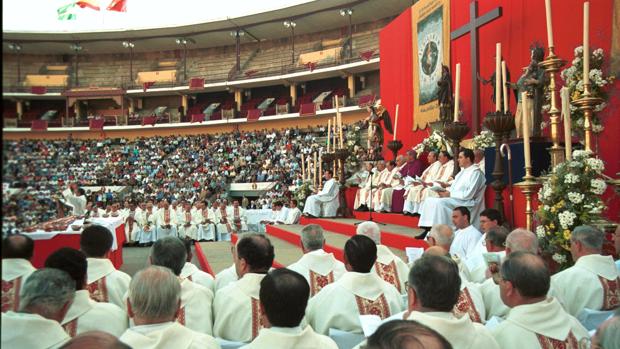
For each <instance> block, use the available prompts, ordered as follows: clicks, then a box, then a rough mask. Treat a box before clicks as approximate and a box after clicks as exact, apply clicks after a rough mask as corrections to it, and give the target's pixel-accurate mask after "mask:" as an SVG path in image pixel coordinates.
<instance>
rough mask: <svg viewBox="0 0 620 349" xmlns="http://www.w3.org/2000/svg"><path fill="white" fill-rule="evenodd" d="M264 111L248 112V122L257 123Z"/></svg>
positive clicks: (252, 110)
mask: <svg viewBox="0 0 620 349" xmlns="http://www.w3.org/2000/svg"><path fill="white" fill-rule="evenodd" d="M262 113H263V111H262V110H260V109H250V110H248V116H247V117H248V122H250V121H257V120H258V119H259V118H260V117H261V115H262Z"/></svg>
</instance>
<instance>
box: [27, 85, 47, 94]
mask: <svg viewBox="0 0 620 349" xmlns="http://www.w3.org/2000/svg"><path fill="white" fill-rule="evenodd" d="M30 93H32V94H33V95H44V94H46V93H47V87H45V86H32V87H31V88H30Z"/></svg>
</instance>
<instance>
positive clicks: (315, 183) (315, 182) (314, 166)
mask: <svg viewBox="0 0 620 349" xmlns="http://www.w3.org/2000/svg"><path fill="white" fill-rule="evenodd" d="M313 155H314V165H313V167H312V168H313V169H314V181H313V183H314V185H315V186H317V187H318V184H317V181H316V179H317V178H316V170H317V168H316V152H314V154H313Z"/></svg>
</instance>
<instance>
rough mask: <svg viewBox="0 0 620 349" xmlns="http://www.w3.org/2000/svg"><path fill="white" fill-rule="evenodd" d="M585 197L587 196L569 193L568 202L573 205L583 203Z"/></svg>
mask: <svg viewBox="0 0 620 349" xmlns="http://www.w3.org/2000/svg"><path fill="white" fill-rule="evenodd" d="M584 197H585V195H584V194H581V193H568V200H569V201H570V202H572V203H573V204H579V203H581V202H582V201H583V198H584Z"/></svg>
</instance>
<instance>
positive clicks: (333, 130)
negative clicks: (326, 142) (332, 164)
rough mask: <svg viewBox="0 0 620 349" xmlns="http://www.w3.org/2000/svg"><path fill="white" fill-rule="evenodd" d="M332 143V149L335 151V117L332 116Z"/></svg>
mask: <svg viewBox="0 0 620 349" xmlns="http://www.w3.org/2000/svg"><path fill="white" fill-rule="evenodd" d="M332 128H333V129H332V144H333V147H332V148H333V151H336V117H335V116H334V117H333V118H332Z"/></svg>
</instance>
